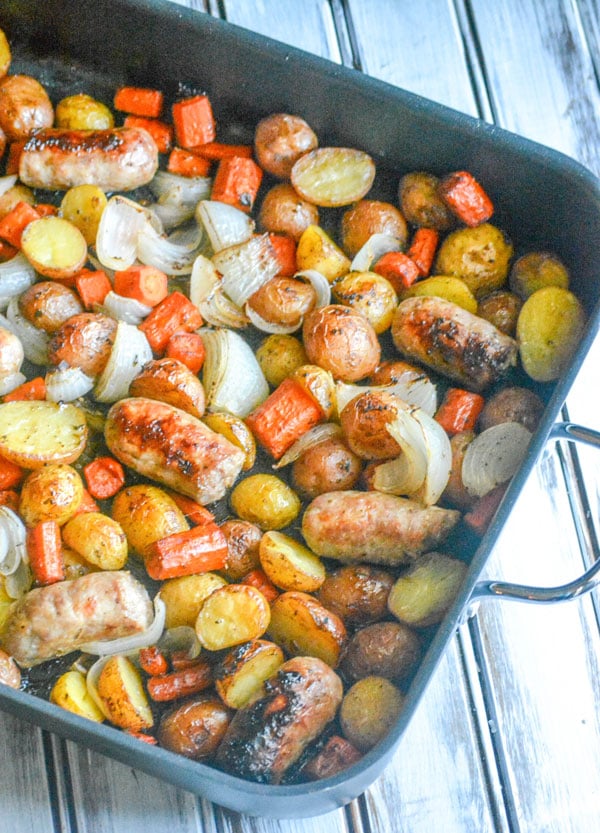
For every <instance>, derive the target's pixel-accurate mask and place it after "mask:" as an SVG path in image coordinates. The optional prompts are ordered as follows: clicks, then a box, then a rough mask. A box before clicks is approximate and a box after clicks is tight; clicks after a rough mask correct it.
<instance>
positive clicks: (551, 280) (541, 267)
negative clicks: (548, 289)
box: [508, 252, 569, 299]
mask: <svg viewBox="0 0 600 833" xmlns="http://www.w3.org/2000/svg"><path fill="white" fill-rule="evenodd" d="M508 283H509V286H510V288H511V289H512V291H513V292H514V293H515V294H516V295H518V296H519V297H520V298H523V299H525V298H529V296H530V295H533V293H534V292H536V291H537V290H538V289H543V288H544V287H545V286H562V288H563V289H568V288H569V271H568V269H567V267H566V266H565V264H564V263H563V262H562V260H561V259H560V258H559V257H557V256H556V255H553V254H551V253H550V252H528V253H527V254H526V255H522V257H520V258H519V259H518V260H515V262H514V263H513V266H512V269H511V270H510V275H509V276H508Z"/></svg>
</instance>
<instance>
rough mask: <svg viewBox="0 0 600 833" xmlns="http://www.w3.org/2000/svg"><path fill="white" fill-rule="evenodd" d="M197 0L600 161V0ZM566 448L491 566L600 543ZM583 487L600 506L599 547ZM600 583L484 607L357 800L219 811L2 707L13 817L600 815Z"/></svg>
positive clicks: (354, 822) (443, 824)
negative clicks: (588, 592) (294, 810)
mask: <svg viewBox="0 0 600 833" xmlns="http://www.w3.org/2000/svg"><path fill="white" fill-rule="evenodd" d="M178 2H179V3H180V4H181V5H186V6H190V7H192V8H194V9H197V10H198V12H199V13H210V14H215V15H217V16H222V17H226V18H227V19H228V20H230V21H231V22H233V23H236V24H239V25H241V26H244V27H246V28H248V29H251V30H253V31H256V32H260V33H262V34H266V35H269V36H271V37H274V38H276V39H278V40H281V41H284V42H286V43H289V44H293V45H294V46H298V47H300V48H302V49H305V50H307V51H309V52H313V53H316V54H319V55H321V56H323V57H326V58H330V59H331V60H333V61H337V62H343V63H345V64H347V65H350V66H354V67H355V68H357V69H359V70H362V71H363V72H366V73H368V74H370V75H373V76H376V77H378V78H381V79H383V80H385V81H387V82H389V83H390V84H393V85H397V86H401V87H404V88H406V89H409V90H411V91H413V92H416V93H420V94H422V95H424V96H427V97H428V98H431V99H434V100H436V101H439V102H442V103H444V104H447V105H450V106H452V107H454V108H456V109H458V110H462V111H464V112H466V113H469V114H471V115H478V116H480V117H482V118H484V119H486V120H487V121H494V122H496V123H497V124H499V125H502V126H503V127H506V128H509V129H510V130H513V131H515V132H517V133H520V134H522V135H524V136H527V137H529V138H532V139H535V140H537V141H540V142H542V143H544V144H547V145H550V146H552V147H554V148H557V149H559V150H561V151H563V152H565V153H567V154H569V155H570V156H572V157H574V158H576V159H578V160H579V161H581V162H582V163H584V164H585V165H587V166H588V167H589V168H590V169H591V170H592V171H594V172H595V173H596V174H598V175H600V92H599V88H598V75H599V74H600V65H599V63H600V2H599V0H494V2H490V0H206V2H203V0H178ZM308 94H310V92H309V91H307V95H308ZM340 105H341V103H340V102H336V106H340ZM424 140H425V139H424ZM515 186H516V187H518V183H515ZM557 198H559V197H558V196H557ZM598 243H599V244H600V241H598ZM599 278H600V275H599ZM599 360H600V344H597V345H596V348H595V349H594V351H593V355H591V356H590V358H589V360H588V361H587V362H586V364H585V365H584V367H583V369H582V371H581V373H580V376H579V378H578V380H577V382H576V384H575V386H574V389H573V391H572V394H571V395H570V396H569V399H568V403H567V406H568V414H569V416H570V417H571V418H572V419H574V420H577V421H579V422H582V423H583V424H587V425H590V426H591V427H595V428H597V429H598V428H600V417H599V416H598V404H599V399H600V398H599V396H598V393H597V391H598V370H597V368H598V366H599ZM564 457H565V460H564V465H563V466H562V467H561V465H560V460H559V457H558V455H556V454H555V453H551V452H548V453H547V454H545V455H544V456H543V458H542V459H541V461H540V463H539V465H538V466H537V469H536V470H535V472H534V474H533V475H532V477H531V478H530V482H529V483H528V485H527V488H526V490H525V494H524V495H523V499H522V501H521V502H520V503H519V505H518V507H517V508H516V509H515V511H514V513H513V516H512V517H511V520H510V522H509V524H508V526H507V528H506V530H505V533H504V534H503V536H502V539H501V540H500V542H499V543H498V546H497V549H496V551H495V553H494V556H493V557H492V559H491V560H490V562H489V568H488V570H487V575H488V576H489V577H493V578H505V579H508V580H516V581H524V582H528V583H534V584H544V585H552V584H557V583H561V582H563V581H566V580H568V579H570V578H573V577H574V576H575V575H576V574H578V573H579V572H581V570H582V567H583V565H584V564H585V565H587V564H588V563H590V562H591V560H593V558H594V557H595V555H597V552H598V545H597V540H596V533H597V531H598V506H599V490H600V476H599V472H600V467H599V466H598V460H597V459H596V457H595V454H594V452H593V451H589V452H586V453H583V454H581V455H580V458H579V463H580V466H581V476H582V477H583V478H584V481H585V483H586V490H585V493H584V494H583V495H580V492H579V490H578V483H577V474H578V471H577V467H576V466H574V465H573V463H572V460H571V457H570V455H569V453H568V452H567V453H566V454H565V455H564ZM565 472H566V475H565ZM565 477H566V480H565ZM569 490H570V492H571V494H572V496H573V499H574V501H575V503H576V504H577V502H578V501H579V500H580V499H582V500H583V501H584V502H585V501H586V500H587V504H588V508H589V512H588V515H589V517H590V519H591V520H590V522H589V524H584V525H583V527H582V530H581V535H582V536H583V542H584V547H583V550H584V555H583V556H582V554H581V547H580V546H579V543H578V537H577V534H576V528H575V525H574V523H573V521H572V519H571V510H570V506H569V502H568V497H567V495H568V491H569ZM585 509H586V506H585V503H584V505H583V510H585ZM597 601H598V600H597V598H591V597H587V598H585V599H583V600H581V601H579V602H577V603H570V604H566V605H561V606H553V607H550V608H543V609H542V608H537V607H533V606H529V605H519V604H515V603H504V604H499V603H494V602H486V603H484V604H483V605H481V606H480V608H479V612H478V615H477V617H476V618H475V619H472V620H470V622H468V623H467V624H465V625H463V626H461V629H460V630H459V632H458V634H457V636H456V638H455V639H454V640H453V642H452V643H451V645H450V648H449V650H448V651H447V654H446V656H445V657H444V659H443V661H442V663H441V665H440V667H439V669H438V670H437V672H436V674H435V676H434V678H433V681H432V683H431V685H430V687H429V689H428V691H427V693H426V696H425V697H424V698H423V701H422V703H421V704H420V706H419V708H418V710H417V713H416V715H415V717H414V720H413V722H412V723H411V725H410V727H409V729H408V732H407V733H406V735H405V737H404V739H403V741H402V744H401V746H400V748H399V750H398V752H397V754H396V757H395V759H394V761H393V763H392V765H391V766H390V767H389V768H388V769H387V771H386V772H385V774H384V775H383V776H382V777H381V778H380V779H379V780H378V781H377V782H376V783H375V784H374V785H373V786H372V788H371V789H369V791H368V792H367V793H366V795H365V796H363V797H361V798H360V799H358V800H357V801H356V802H354V803H353V804H352V805H350V806H349V807H348V808H347V809H346V810H340V811H338V812H334V813H331V814H329V815H328V816H326V817H321V818H317V819H312V820H311V819H308V820H303V821H265V820H260V819H252V818H248V817H243V816H239V815H237V814H235V813H231V812H225V811H222V810H219V809H218V808H216V807H213V806H211V805H210V804H208V802H205V801H203V800H200V799H197V798H196V797H194V796H193V795H191V794H188V793H186V792H183V791H181V790H177V789H175V788H173V787H170V786H168V785H165V784H163V783H161V782H160V781H158V780H155V779H153V778H151V777H150V776H147V775H145V774H143V773H140V772H137V771H134V770H132V769H130V768H128V767H126V766H124V765H121V764H117V763H115V762H113V761H110V760H108V759H106V758H104V757H102V756H101V755H98V754H95V753H91V752H89V751H87V750H84V749H82V748H79V747H78V746H76V745H75V744H73V743H70V742H65V741H62V740H60V739H58V738H55V737H52V736H50V735H48V734H47V733H44V732H42V731H41V730H39V729H37V728H35V727H32V726H30V725H28V724H25V723H23V722H20V721H18V720H16V719H14V718H12V717H9V716H6V715H1V716H0V760H1V761H2V774H1V776H0V801H1V810H0V833H31V831H32V830H33V831H48V833H52V831H65V833H70V832H71V831H79V832H80V833H142V831H143V832H144V833H163V832H164V831H173V832H174V833H213V831H232V833H233V831H236V833H238V831H239V833H242V831H243V833H267V831H268V833H313V831H315V833H316V831H322V830H325V829H326V830H327V831H330V833H338V831H339V832H340V833H342V832H343V831H356V833H362V831H365V833H369V831H372V833H432V831H443V833H471V832H472V833H492V831H494V833H596V832H597V831H598V829H600V720H599V706H600V693H599V692H600V674H599V652H598V648H599V646H600V639H599V631H598V607H597Z"/></svg>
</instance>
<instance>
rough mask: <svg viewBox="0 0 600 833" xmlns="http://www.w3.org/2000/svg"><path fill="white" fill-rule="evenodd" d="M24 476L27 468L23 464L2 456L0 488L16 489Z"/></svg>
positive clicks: (0, 462) (0, 460)
mask: <svg viewBox="0 0 600 833" xmlns="http://www.w3.org/2000/svg"><path fill="white" fill-rule="evenodd" d="M24 476H25V470H24V469H22V468H21V466H17V464H16V463H13V462H12V461H11V460H6V459H5V458H4V457H0V489H2V490H4V489H14V487H15V486H18V485H19V483H20V482H21V480H23V477H24Z"/></svg>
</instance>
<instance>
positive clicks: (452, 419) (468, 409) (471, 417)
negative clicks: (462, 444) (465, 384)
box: [435, 388, 485, 436]
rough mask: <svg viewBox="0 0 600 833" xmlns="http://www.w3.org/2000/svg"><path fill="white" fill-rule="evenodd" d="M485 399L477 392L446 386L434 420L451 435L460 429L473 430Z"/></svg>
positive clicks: (457, 432)
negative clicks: (446, 388)
mask: <svg viewBox="0 0 600 833" xmlns="http://www.w3.org/2000/svg"><path fill="white" fill-rule="evenodd" d="M484 404H485V400H484V398H483V396H480V394H478V393H472V392H471V391H470V390H463V388H448V390H447V391H446V394H445V396H444V399H443V401H442V404H441V405H440V407H439V408H438V409H437V412H436V414H435V419H436V422H439V424H440V425H441V426H442V428H443V429H444V431H445V432H446V433H447V434H449V435H450V436H452V435H453V434H459V433H460V432H461V431H473V429H474V428H475V425H476V423H477V420H478V419H479V414H480V413H481V411H482V410H483V406H484Z"/></svg>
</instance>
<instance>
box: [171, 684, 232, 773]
mask: <svg viewBox="0 0 600 833" xmlns="http://www.w3.org/2000/svg"><path fill="white" fill-rule="evenodd" d="M231 717H232V713H231V711H230V710H229V709H228V708H227V707H226V706H225V705H223V702H222V701H221V700H219V698H218V697H215V696H214V695H213V696H211V695H210V694H204V695H201V696H200V697H195V698H194V699H193V700H188V701H187V702H185V703H184V704H183V705H181V706H179V707H178V708H176V709H174V710H173V711H170V712H168V713H167V714H165V715H164V717H163V718H162V719H161V721H160V725H159V727H158V742H159V743H160V745H161V746H164V748H165V749H170V750H171V752H176V753H177V754H178V755H184V756H185V757H186V758H193V759H194V760H196V761H198V760H201V759H202V758H208V757H210V756H212V755H213V753H214V752H216V750H217V748H218V746H219V744H220V743H221V740H222V739H223V736H224V735H225V732H226V731H227V727H228V726H229V723H230V722H231Z"/></svg>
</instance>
